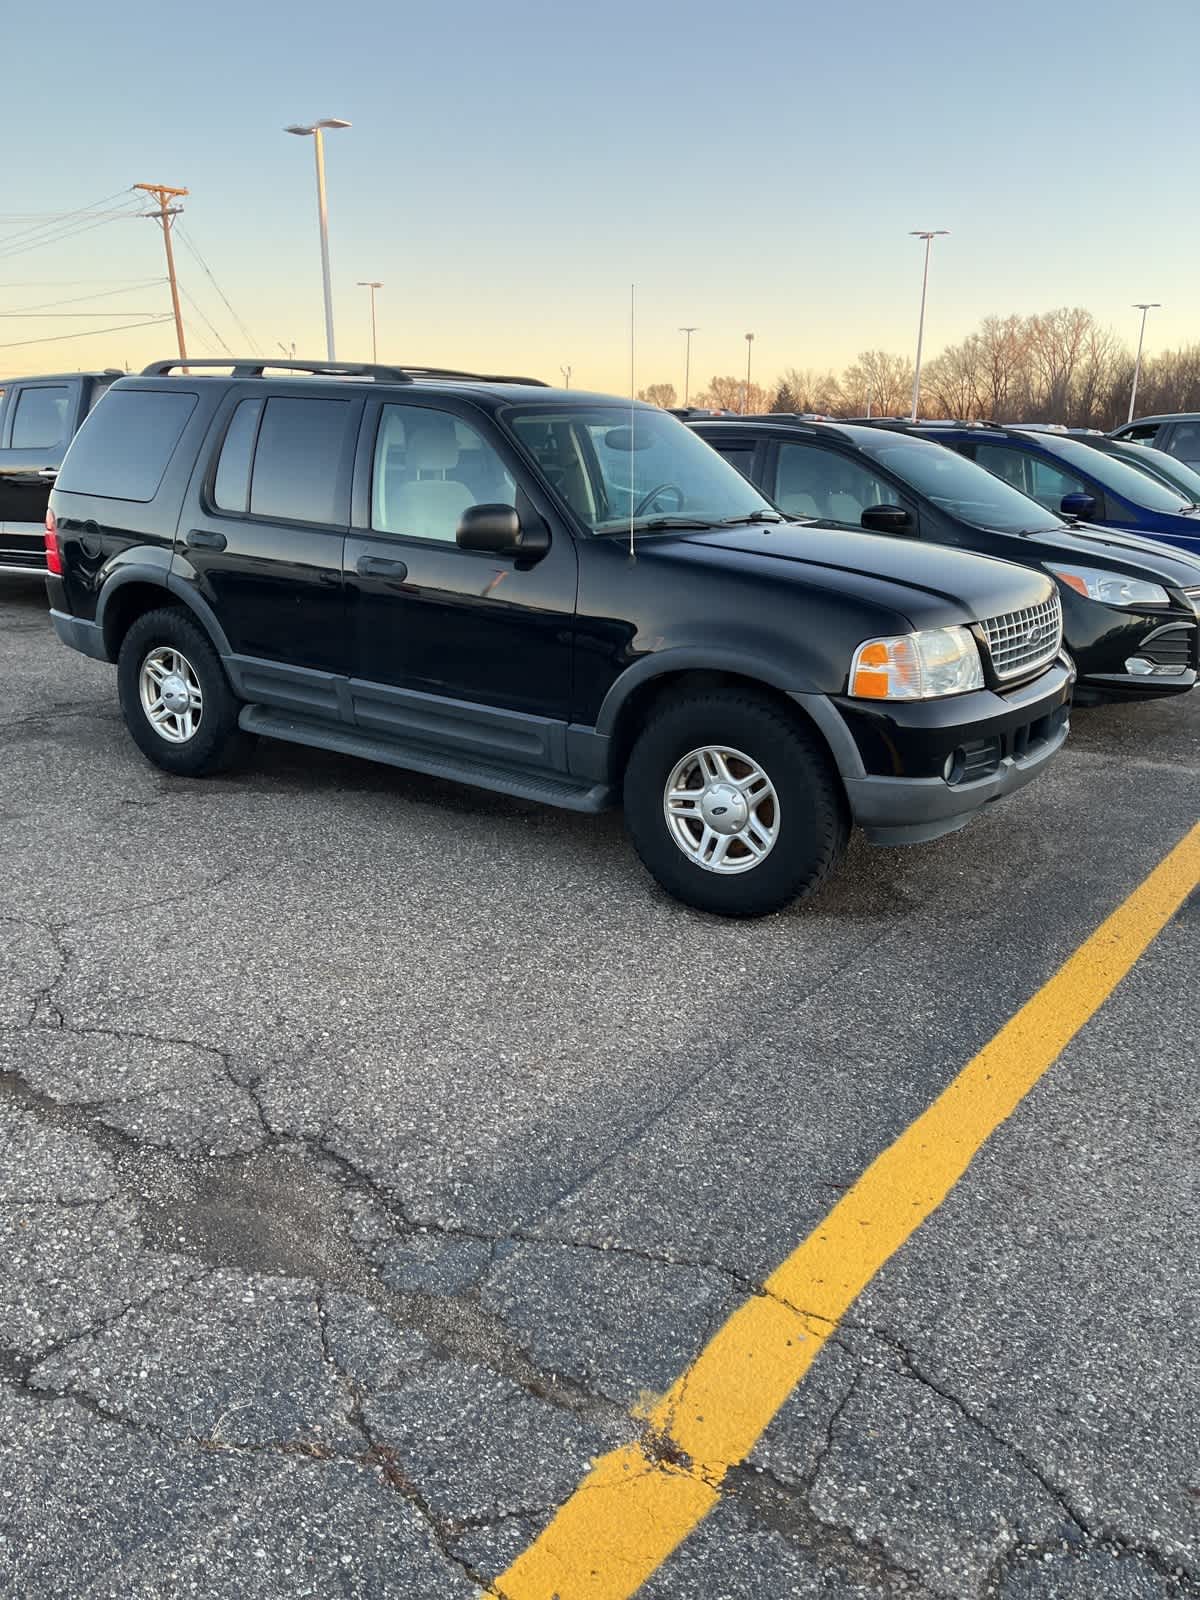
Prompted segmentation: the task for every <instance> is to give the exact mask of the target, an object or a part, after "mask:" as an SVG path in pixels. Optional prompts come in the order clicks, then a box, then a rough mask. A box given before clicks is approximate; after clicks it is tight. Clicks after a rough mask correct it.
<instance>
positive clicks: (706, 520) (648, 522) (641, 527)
mask: <svg viewBox="0 0 1200 1600" xmlns="http://www.w3.org/2000/svg"><path fill="white" fill-rule="evenodd" d="M716 526H717V524H716V523H715V522H714V521H713V520H712V518H711V517H688V516H680V515H673V516H663V517H639V518H638V519H637V521H636V522H635V523H634V524H633V527H634V531H635V532H637V533H645V532H647V531H653V529H655V528H715V527H716ZM628 527H629V523H626V524H625V528H626V529H627V528H628ZM616 531H618V532H621V531H624V530H621V529H618V530H616Z"/></svg>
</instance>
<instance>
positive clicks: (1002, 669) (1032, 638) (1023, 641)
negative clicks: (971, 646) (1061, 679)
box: [980, 589, 1062, 681]
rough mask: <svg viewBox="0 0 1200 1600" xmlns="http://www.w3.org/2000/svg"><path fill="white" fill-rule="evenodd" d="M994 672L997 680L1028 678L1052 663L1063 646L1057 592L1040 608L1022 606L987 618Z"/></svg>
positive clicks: (985, 619)
mask: <svg viewBox="0 0 1200 1600" xmlns="http://www.w3.org/2000/svg"><path fill="white" fill-rule="evenodd" d="M980 627H981V628H982V629H983V631H984V633H985V634H986V635H987V642H988V651H989V652H990V654H991V657H992V669H993V671H994V672H995V674H996V676H997V677H998V678H1001V679H1003V680H1005V681H1007V680H1008V679H1010V678H1021V677H1027V676H1028V675H1029V674H1030V673H1032V672H1036V671H1037V669H1038V668H1039V667H1044V666H1045V665H1046V664H1047V663H1048V662H1050V661H1053V660H1054V658H1055V656H1056V655H1057V654H1058V652H1059V650H1060V648H1061V646H1062V606H1061V605H1060V604H1059V599H1058V590H1057V589H1056V590H1055V591H1054V593H1053V594H1052V595H1051V596H1050V598H1049V600H1043V601H1042V603H1041V605H1037V606H1023V607H1022V609H1021V610H1020V611H1006V612H1005V613H1004V615H1003V616H1000V617H985V618H984V620H983V621H982V622H981V623H980Z"/></svg>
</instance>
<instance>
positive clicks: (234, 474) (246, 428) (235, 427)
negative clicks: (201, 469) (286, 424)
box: [213, 399, 262, 513]
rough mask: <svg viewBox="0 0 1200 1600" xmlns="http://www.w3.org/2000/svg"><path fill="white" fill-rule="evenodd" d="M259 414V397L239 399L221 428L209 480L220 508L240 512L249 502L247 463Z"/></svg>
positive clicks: (251, 456) (251, 452)
mask: <svg viewBox="0 0 1200 1600" xmlns="http://www.w3.org/2000/svg"><path fill="white" fill-rule="evenodd" d="M261 415H262V401H261V399H254V400H243V401H242V403H241V404H240V405H239V406H238V408H237V410H236V411H235V412H234V413H233V417H232V419H231V420H230V423H229V427H228V428H227V429H226V430H225V440H224V443H223V444H222V445H221V457H220V460H219V461H218V462H217V475H216V478H215V479H214V481H213V504H214V505H215V506H217V507H218V508H219V509H220V510H221V511H241V512H243V513H244V512H245V510H246V507H247V505H248V504H249V501H250V463H251V461H252V460H253V458H254V440H255V437H256V435H257V433H258V419H259V417H260V416H261Z"/></svg>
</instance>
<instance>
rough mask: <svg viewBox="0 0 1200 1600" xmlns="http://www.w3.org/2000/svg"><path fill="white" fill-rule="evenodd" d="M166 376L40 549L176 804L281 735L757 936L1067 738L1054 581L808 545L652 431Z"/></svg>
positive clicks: (389, 388) (874, 544)
mask: <svg viewBox="0 0 1200 1600" xmlns="http://www.w3.org/2000/svg"><path fill="white" fill-rule="evenodd" d="M176 365H177V364H176V363H171V362H162V363H158V364H156V365H154V366H152V367H150V368H148V369H147V371H146V373H145V374H144V375H143V376H141V377H138V378H127V379H124V380H123V381H121V382H119V383H117V384H115V385H114V387H113V389H112V390H111V391H110V393H109V394H108V395H107V396H106V398H105V399H104V400H103V402H102V403H101V404H100V406H99V407H98V408H97V409H96V411H95V412H94V413H93V414H92V416H91V417H89V419H88V421H87V422H86V423H85V424H84V426H83V428H82V429H81V431H80V433H79V435H78V436H77V438H76V440H75V442H74V444H73V445H72V446H71V449H70V451H69V453H68V455H67V459H66V461H65V462H64V464H63V468H62V471H61V473H60V475H59V479H58V483H57V486H56V488H55V490H54V493H53V495H52V497H51V511H50V517H49V519H48V524H47V532H46V541H47V549H48V558H49V564H50V570H51V573H52V576H51V577H50V578H49V580H48V587H49V593H50V601H51V606H52V613H51V614H52V617H53V620H54V625H55V627H56V629H57V630H58V634H59V636H60V638H61V639H62V640H63V641H64V642H65V643H67V644H69V645H72V646H74V647H75V648H76V649H78V650H82V651H84V652H85V653H86V654H88V655H90V656H94V657H96V658H97V659H99V660H102V661H110V662H115V663H116V665H117V679H118V687H119V692H120V698H121V704H122V707H123V710H124V713H125V718H126V722H127V724H128V727H129V730H130V733H131V734H132V736H133V738H134V740H135V742H136V743H137V745H138V746H139V748H140V749H141V750H142V752H143V753H144V754H145V755H146V756H148V757H149V758H150V760H152V761H153V762H155V763H156V764H157V765H158V766H160V767H162V768H164V769H165V770H166V771H168V772H173V773H179V774H185V775H190V776H201V775H204V774H207V773H211V772H215V771H218V770H219V769H221V768H222V767H224V766H226V765H228V764H229V763H230V762H231V761H233V760H234V759H235V758H236V757H238V756H240V755H242V754H243V753H244V752H245V750H246V747H247V745H248V743H249V741H250V738H251V736H253V735H255V734H265V735H269V736H272V737H274V738H279V739H288V740H293V741H295V742H297V743H299V744H305V745H312V746H316V747H319V748H322V749H329V750H337V751H343V752H346V753H348V754H351V755H358V756H365V757H367V758H369V759H371V760H375V761H383V762H389V763H391V764H393V765H395V766H400V767H408V768H413V769H415V770H417V771H420V772H425V773H432V774H436V775H439V776H442V777H448V778H454V779H459V780H462V781H463V782H467V783H472V784H477V785H479V786H481V787H483V788H486V789H493V790H497V791H499V792H501V793H504V794H509V795H519V796H522V797H525V798H528V799H533V800H539V801H544V802H547V803H549V804H553V805H560V806H566V807H569V808H572V809H574V810H578V811H598V810H600V809H601V808H602V807H604V806H607V805H608V804H610V803H611V802H613V801H615V800H617V799H618V798H623V802H624V808H625V814H626V818H627V822H628V826H629V830H630V832H631V834H632V836H633V840H634V843H635V845H636V846H637V849H638V851H639V852H640V854H641V856H642V859H643V861H644V862H645V864H646V866H647V867H648V868H649V870H650V871H651V872H652V873H653V874H654V875H655V877H656V878H658V880H659V882H660V883H662V884H663V885H664V886H665V887H666V888H667V889H668V890H669V891H670V892H671V893H672V894H674V895H676V896H677V897H678V898H680V899H682V900H685V901H687V902H689V903H690V904H693V905H696V906H699V907H702V908H704V909H707V910H711V911H716V912H721V913H725V914H728V915H734V916H748V915H757V914H760V913H763V912H767V911H771V910H774V909H777V908H778V907H780V906H783V905H784V904H786V903H787V902H788V901H790V900H791V899H793V898H794V897H795V896H796V895H798V894H802V893H804V892H805V891H807V890H810V889H812V888H813V887H814V886H815V885H816V884H817V883H819V882H820V881H821V879H822V878H823V877H824V876H825V875H826V873H827V872H828V871H829V870H830V868H831V867H832V865H833V864H834V862H835V861H836V860H837V858H838V857H839V856H840V854H841V852H842V850H843V848H844V846H845V843H846V837H847V834H848V831H849V826H850V823H851V822H852V821H856V822H858V823H860V824H861V825H862V826H863V827H864V829H865V830H866V831H867V834H868V835H869V837H871V838H872V839H874V840H875V841H877V842H879V843H897V844H901V843H912V842H916V841H918V840H924V839H932V838H936V837H937V836H938V835H939V834H942V833H945V832H948V831H949V830H951V829H954V828H957V827H960V826H961V825H962V824H963V823H964V822H966V821H967V820H968V819H969V818H970V816H971V815H972V814H973V813H974V812H976V811H978V810H979V809H980V807H981V806H983V805H985V804H986V803H988V802H989V801H992V800H995V799H996V798H998V797H999V796H1000V795H1002V794H1005V793H1007V792H1008V791H1010V790H1012V789H1015V788H1017V787H1019V786H1020V785H1022V784H1023V783H1025V782H1027V781H1028V780H1029V779H1030V778H1032V777H1033V776H1034V775H1035V774H1036V773H1037V772H1038V771H1039V770H1040V769H1041V768H1042V767H1043V766H1045V764H1046V763H1047V762H1048V761H1049V760H1050V758H1051V757H1052V756H1053V755H1054V753H1055V751H1056V750H1057V749H1058V748H1059V746H1060V745H1061V744H1062V742H1063V740H1064V739H1065V738H1066V735H1067V728H1068V711H1069V701H1070V691H1071V685H1072V680H1073V677H1074V674H1073V671H1072V668H1071V666H1070V663H1069V662H1068V661H1067V659H1066V658H1065V656H1063V655H1062V653H1061V649H1060V646H1061V618H1060V607H1059V601H1058V594H1057V591H1056V589H1055V587H1054V585H1053V584H1052V583H1051V582H1050V581H1049V580H1048V579H1047V578H1046V577H1045V575H1044V574H1042V573H1038V572H1032V571H1030V570H1029V569H1028V568H1027V567H1017V566H1013V565H1011V564H1009V563H1005V562H998V561H988V560H985V559H983V558H982V557H979V556H975V555H970V554H967V553H965V552H951V551H945V550H940V549H939V550H929V549H925V548H923V547H922V546H921V545H919V544H906V543H901V542H899V541H896V540H889V539H879V538H876V537H873V536H871V535H869V534H865V533H859V534H854V535H847V534H844V533H839V532H824V531H821V530H818V529H813V528H810V527H807V526H803V525H800V524H797V523H794V522H790V521H788V520H787V519H786V518H784V517H783V516H782V515H781V514H780V513H779V512H778V511H777V510H775V509H774V508H773V507H772V506H771V505H770V504H769V503H768V502H767V501H766V500H765V499H764V498H763V496H762V495H761V494H759V492H758V491H757V490H756V489H755V488H754V487H753V486H752V485H751V484H749V483H748V482H747V481H746V480H745V479H744V478H743V477H742V476H741V475H740V474H739V473H738V472H736V471H734V469H733V468H732V467H730V466H729V465H728V464H727V463H726V462H725V461H723V460H722V459H721V457H720V456H719V455H718V454H717V453H716V452H715V451H713V450H710V449H709V448H708V446H707V445H705V444H704V443H703V442H702V441H701V440H700V439H698V438H697V437H696V436H695V435H694V434H692V433H691V432H689V430H688V429H687V428H686V427H685V426H684V425H683V424H682V423H681V422H679V421H677V420H676V419H675V418H674V417H671V416H668V415H667V414H666V413H665V412H663V411H660V410H657V409H656V408H654V407H651V406H644V405H638V404H636V403H635V404H632V405H631V404H630V402H628V401H619V400H613V399H611V398H608V397H605V396H602V395H590V394H582V393H579V392H577V391H575V390H570V391H560V390H554V389H550V388H547V387H546V386H544V385H541V384H538V383H535V382H533V381H531V380H524V381H522V380H512V379H492V378H483V377H473V376H471V375H468V374H463V373H448V372H442V371H433V370H431V369H415V368H399V367H379V366H375V367H369V368H368V367H353V366H346V365H337V364H332V363H313V364H304V363H277V364H272V366H271V367H270V368H267V367H265V366H264V364H263V363H261V362H239V363H237V364H236V366H235V367H234V370H233V372H232V374H231V375H222V376H212V375H203V374H202V373H201V372H200V371H197V370H196V369H197V368H200V367H202V366H203V365H204V364H203V363H200V362H192V363H190V365H191V368H192V370H191V371H190V372H189V373H188V374H187V375H186V376H170V375H169V374H170V373H171V372H172V370H173V369H174V367H175V366H176ZM207 365H208V366H209V367H215V366H217V365H222V364H220V363H215V362H210V363H208V364H207ZM223 365H225V366H226V367H228V365H229V363H224V364H223ZM284 367H286V368H287V369H288V370H287V371H286V372H284V373H283V374H282V375H273V374H275V373H276V369H277V368H284ZM297 373H303V374H305V375H304V376H297Z"/></svg>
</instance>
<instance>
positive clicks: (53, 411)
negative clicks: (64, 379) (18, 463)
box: [9, 384, 71, 450]
mask: <svg viewBox="0 0 1200 1600" xmlns="http://www.w3.org/2000/svg"><path fill="white" fill-rule="evenodd" d="M70 398H71V391H70V389H69V388H68V387H67V386H66V384H61V385H59V384H45V385H42V386H40V387H38V388H36V389H18V390H17V406H16V410H15V411H14V412H13V425H12V438H11V439H10V441H9V444H10V446H11V448H12V449H14V450H49V449H51V448H52V447H53V446H54V445H56V444H65V443H66V438H67V407H68V402H69V400H70Z"/></svg>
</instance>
